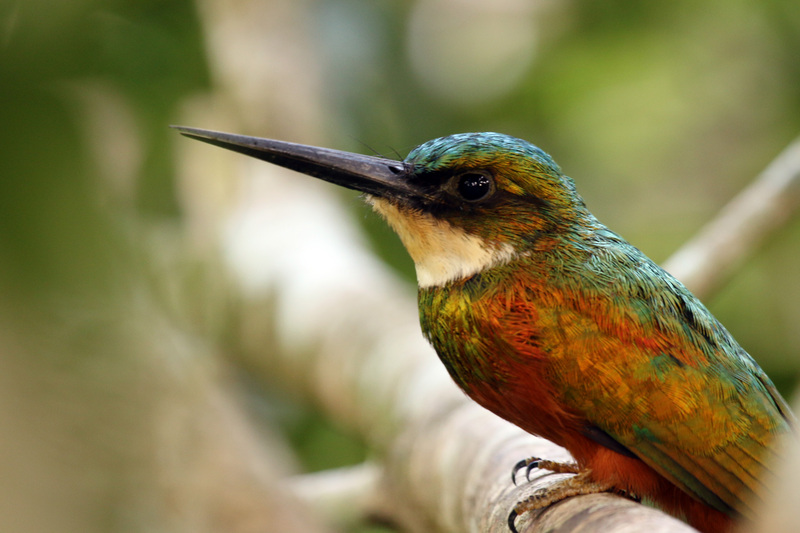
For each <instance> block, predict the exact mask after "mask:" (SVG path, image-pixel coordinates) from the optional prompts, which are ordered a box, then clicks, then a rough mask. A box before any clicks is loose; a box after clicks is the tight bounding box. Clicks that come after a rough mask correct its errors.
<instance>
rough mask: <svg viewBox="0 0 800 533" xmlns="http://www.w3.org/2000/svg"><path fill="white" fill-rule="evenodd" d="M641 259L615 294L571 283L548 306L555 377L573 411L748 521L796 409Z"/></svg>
mask: <svg viewBox="0 0 800 533" xmlns="http://www.w3.org/2000/svg"><path fill="white" fill-rule="evenodd" d="M636 252H638V250H637V251H636ZM631 255H632V254H630V253H629V254H628V257H627V259H626V261H630V260H631V257H630V256H631ZM633 256H634V259H636V269H634V268H631V265H630V264H629V263H628V264H622V265H619V267H620V268H619V269H616V270H615V269H613V268H612V269H611V270H610V271H611V272H615V273H614V274H611V275H613V276H615V277H616V278H617V279H615V280H612V283H613V284H614V286H615V287H616V289H615V290H612V291H609V290H607V286H608V283H609V281H608V280H598V279H597V278H596V277H593V278H592V279H591V280H587V279H583V280H581V279H572V281H571V283H573V284H574V285H573V286H572V287H562V288H561V289H560V290H552V291H550V292H549V294H548V295H546V296H545V297H543V298H545V300H544V302H545V303H544V304H543V305H542V306H541V307H540V309H539V315H540V316H539V320H544V321H550V322H551V323H552V324H557V328H554V330H556V331H559V332H560V333H559V335H558V336H557V337H558V338H555V339H553V340H552V345H551V346H549V347H547V351H548V359H549V361H550V362H551V364H552V365H553V366H552V369H553V375H552V376H551V379H552V380H554V381H555V383H556V386H557V388H558V389H559V390H560V391H561V392H562V393H563V395H564V398H565V402H566V403H567V405H569V407H571V408H572V409H574V410H575V411H577V412H579V413H581V414H582V415H583V416H585V417H586V419H587V420H588V421H589V422H590V423H592V424H594V425H595V426H597V427H598V428H599V429H601V430H602V432H604V433H606V434H607V435H608V436H610V437H611V438H612V439H613V440H614V441H616V442H617V443H619V444H620V445H621V447H623V448H625V449H627V450H630V451H631V452H633V453H634V454H635V455H636V456H638V457H639V458H641V459H642V460H643V461H644V462H645V463H647V464H648V465H649V466H651V467H652V468H653V469H654V470H656V471H657V472H659V473H660V474H661V475H663V476H664V477H666V478H667V479H669V480H670V481H672V482H673V483H674V484H675V485H677V486H678V487H680V488H681V489H683V490H684V491H686V492H688V493H690V494H693V495H695V496H696V497H697V498H698V499H699V500H701V501H703V502H705V503H706V504H708V505H710V506H711V507H714V508H716V509H718V510H720V511H722V512H725V513H726V514H732V511H735V512H738V513H741V514H745V515H748V514H750V510H749V507H748V506H749V505H751V504H752V499H753V498H752V497H751V496H752V494H753V493H757V492H760V491H761V487H762V483H761V481H760V480H759V477H758V476H759V475H760V474H761V473H763V472H764V471H765V469H766V468H767V465H768V464H769V463H770V459H771V454H772V453H773V452H772V451H770V450H771V448H770V445H771V442H772V440H773V438H774V436H775V435H776V434H777V433H782V432H785V431H787V430H788V427H789V423H788V422H787V421H788V420H791V419H792V415H791V412H790V411H789V408H788V406H787V404H786V402H785V401H784V400H783V398H781V396H780V394H779V393H778V392H777V390H776V389H775V387H774V385H773V384H772V382H771V381H770V380H769V378H768V377H767V376H766V374H765V373H764V372H763V371H762V370H761V368H760V367H759V366H758V365H757V364H756V363H755V361H753V359H752V358H751V357H750V356H749V355H748V354H747V353H746V352H745V351H744V350H743V349H742V348H741V347H740V346H739V345H738V344H737V343H736V341H735V340H734V339H733V338H732V337H731V336H730V334H729V333H728V332H727V331H726V330H725V329H724V328H723V327H722V325H721V324H719V322H718V321H717V320H716V319H715V318H714V317H713V316H712V315H711V314H710V313H709V312H708V310H707V309H706V308H705V307H704V306H703V305H702V304H701V303H700V302H699V301H698V300H697V299H696V298H695V297H694V296H693V295H692V294H691V293H689V291H688V290H687V289H686V288H685V287H683V285H681V284H680V283H679V282H678V281H676V280H675V279H674V278H672V277H671V276H669V275H668V274H667V273H666V272H664V271H663V270H661V269H660V268H659V267H657V266H656V265H655V264H653V263H652V262H650V261H649V260H648V259H646V258H643V256H641V258H637V257H636V256H635V254H633ZM642 258H643V259H642ZM606 266H607V265H606ZM606 271H607V270H606ZM592 283H595V286H596V287H598V290H592V289H591V286H592ZM600 289H602V290H600ZM539 297H540V298H542V296H541V295H539ZM547 298H550V299H551V300H552V301H550V302H549V303H548V302H547Z"/></svg>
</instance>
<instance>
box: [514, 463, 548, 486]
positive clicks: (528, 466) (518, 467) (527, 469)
mask: <svg viewBox="0 0 800 533" xmlns="http://www.w3.org/2000/svg"><path fill="white" fill-rule="evenodd" d="M540 462H541V459H540V458H539V457H529V458H527V459H523V460H522V461H520V462H518V463H517V464H515V465H514V468H513V469H512V470H511V482H512V483H514V485H516V484H517V472H519V471H520V470H522V469H523V468H524V469H525V479H527V480H528V481H530V480H531V470H533V469H534V468H538V467H539V463H540Z"/></svg>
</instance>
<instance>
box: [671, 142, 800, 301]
mask: <svg viewBox="0 0 800 533" xmlns="http://www.w3.org/2000/svg"><path fill="white" fill-rule="evenodd" d="M798 207H800V139H797V140H795V141H794V142H792V143H791V144H790V145H789V146H788V147H787V148H786V149H785V150H784V151H783V152H782V153H781V154H780V155H779V156H778V157H777V158H776V159H775V160H774V161H773V162H772V163H770V165H769V166H768V167H767V168H766V169H765V170H764V171H763V172H762V173H761V174H759V175H758V177H757V178H756V179H755V180H754V181H753V182H752V183H751V184H750V185H749V186H748V187H747V188H745V189H744V190H743V191H742V192H740V193H739V194H738V195H736V197H735V198H733V200H731V201H730V202H729V203H728V205H726V206H725V207H724V208H723V209H722V210H721V211H720V212H719V214H718V215H717V216H716V217H715V218H714V219H713V220H712V221H711V222H709V223H708V224H706V225H705V226H704V227H703V228H702V229H701V230H700V231H699V232H698V233H697V235H695V236H694V237H693V238H692V239H690V240H689V241H688V242H687V243H686V244H684V245H683V246H682V247H681V248H680V249H679V250H678V251H677V252H675V253H674V254H673V255H672V257H670V258H669V259H668V260H667V261H666V263H665V264H664V268H665V269H666V270H667V271H669V272H671V273H672V275H674V276H675V277H676V278H678V279H679V280H681V281H682V282H683V283H684V284H685V285H686V286H687V287H689V289H690V290H691V291H692V292H693V293H694V294H695V295H697V296H698V297H699V298H701V299H702V298H704V297H707V296H708V295H710V294H712V293H713V292H715V291H716V290H717V289H718V288H719V287H720V286H722V285H723V284H724V283H725V282H726V281H727V280H728V279H729V278H730V276H732V275H733V273H734V272H735V270H736V269H737V268H738V267H739V266H740V265H741V264H742V263H743V262H744V261H745V260H746V259H747V258H748V257H750V256H751V255H753V254H754V253H755V252H756V250H758V248H759V247H760V246H761V244H763V242H764V241H765V240H766V239H767V238H768V237H770V236H771V235H772V234H774V233H775V232H776V231H777V230H779V229H780V228H782V227H783V226H785V225H786V224H787V222H788V221H789V220H791V219H792V217H793V216H795V214H796V212H797V209H798Z"/></svg>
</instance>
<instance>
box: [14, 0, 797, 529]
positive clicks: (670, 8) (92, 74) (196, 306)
mask: <svg viewBox="0 0 800 533" xmlns="http://www.w3.org/2000/svg"><path fill="white" fill-rule="evenodd" d="M253 13H258V16H253ZM248 18H250V20H251V23H252V24H255V25H258V24H262V23H263V27H261V28H258V27H256V28H255V32H256V34H260V35H261V37H262V40H260V41H257V42H256V43H255V46H253V45H252V43H251V45H250V46H238V47H233V52H231V49H230V48H229V49H227V50H226V51H225V52H221V51H220V50H222V49H224V48H225V46H224V45H223V44H222V42H223V41H224V42H228V43H229V42H230V41H231V40H235V38H236V35H237V30H236V28H237V26H236V24H237V22H236V21H237V20H238V21H239V22H238V23H239V24H245V23H244V22H242V19H245V20H247V19H248ZM219 21H225V22H224V23H219ZM270 21H271V22H270ZM228 26H230V27H228ZM251 29H252V28H251ZM798 50H800V3H798V2H796V1H794V0H735V1H730V0H725V1H723V0H702V1H694V0H693V1H688V0H679V1H673V2H645V1H639V0H616V1H604V2H595V1H591V0H537V1H525V0H499V1H496V2H482V1H476V0H417V1H390V0H316V1H314V0H297V1H294V2H290V1H285V0H262V1H260V2H256V1H250V2H245V1H241V0H237V1H232V2H227V3H226V2H222V1H218V2H212V1H210V0H200V1H198V2H191V1H188V0H169V1H163V0H158V1H156V0H105V1H100V0H65V1H52V0H18V1H14V0H0V155H1V157H2V165H1V166H0V183H2V190H0V427H2V428H3V430H2V435H3V436H2V437H1V438H0V530H3V531H53V530H56V529H53V527H55V526H58V527H57V529H58V530H60V531H72V530H74V531H128V530H131V531H134V530H135V531H139V530H142V531H145V530H146V531H182V530H186V531H192V530H195V531H202V530H204V529H203V524H202V522H203V520H204V519H203V518H202V516H203V512H202V509H197V508H193V507H192V506H191V505H190V504H186V502H187V501H189V502H191V500H192V498H191V496H180V490H178V489H176V490H175V494H177V495H178V496H175V497H176V498H177V499H178V500H179V501H178V502H170V501H167V502H165V501H163V499H162V498H161V497H160V496H156V495H155V494H156V493H155V492H153V491H152V490H150V488H152V487H153V486H158V485H159V483H161V484H163V483H167V484H169V483H170V482H171V481H169V480H168V479H167V480H166V481H165V478H164V476H163V471H164V469H165V468H166V469H167V470H168V469H169V468H170V465H173V466H174V464H176V463H180V462H181V461H184V460H185V456H184V455H183V454H185V453H190V454H191V453H193V452H191V449H192V447H191V443H192V439H191V438H188V437H186V436H184V437H182V438H185V439H186V442H184V443H182V444H181V443H179V444H177V445H176V446H174V447H173V448H170V449H171V450H173V452H171V453H173V455H169V454H167V456H164V453H165V452H163V446H162V445H161V444H159V443H163V441H161V440H159V439H161V438H167V439H169V438H172V437H170V436H169V435H170V433H169V429H168V428H164V427H160V426H159V425H158V424H154V423H153V420H154V419H158V417H155V418H154V413H156V414H158V413H162V411H163V410H164V409H165V407H164V404H163V401H162V400H163V398H165V397H173V396H174V397H175V398H178V399H177V400H176V401H175V402H173V403H171V404H169V405H170V407H169V408H168V409H171V410H174V411H176V412H184V411H185V412H192V409H193V407H192V400H191V399H192V391H194V390H195V387H199V385H198V383H207V382H215V381H216V380H217V379H218V378H219V374H224V375H225V383H226V388H225V394H226V395H229V394H234V395H235V396H236V398H237V399H236V402H237V405H239V404H241V405H244V406H246V413H247V419H246V420H241V421H238V422H236V423H237V424H252V425H254V426H255V427H256V428H257V430H256V431H257V433H258V434H259V438H260V439H261V440H260V441H259V442H260V443H261V445H262V446H264V447H266V448H270V449H271V450H277V451H274V454H275V455H277V456H279V457H280V460H278V461H276V462H277V463H281V464H288V465H290V466H288V467H286V470H287V471H295V472H297V471H313V470H320V469H325V468H331V467H336V466H341V465H346V464H354V463H358V462H360V461H362V460H364V459H365V458H366V457H368V456H369V455H370V453H371V451H370V450H369V449H368V447H367V446H365V445H364V442H363V439H361V437H360V436H359V435H358V434H357V432H354V431H353V430H352V429H348V428H346V427H342V426H341V425H337V424H335V423H332V422H331V421H329V420H327V419H326V417H325V416H324V415H322V414H321V412H320V411H319V410H318V409H317V408H316V407H315V406H314V405H313V402H307V401H304V400H303V399H302V395H298V394H297V393H296V392H293V391H292V390H291V387H290V386H286V384H285V383H283V384H281V383H275V382H271V381H270V380H269V379H264V378H263V376H261V375H257V374H256V373H254V372H252V371H251V370H252V369H251V367H250V366H248V365H247V364H242V362H241V361H240V360H239V359H237V356H236V343H235V342H233V341H232V340H231V337H232V336H233V335H234V333H233V331H234V330H235V328H231V324H233V323H236V321H237V320H238V318H237V316H236V309H237V306H236V305H235V303H231V300H232V297H231V296H230V294H229V293H228V292H227V290H228V287H227V286H226V285H225V284H224V283H221V282H220V281H219V278H220V277H224V273H223V271H224V268H222V267H220V266H219V265H218V264H217V263H216V262H215V261H214V260H213V259H210V258H209V256H210V255H213V254H211V252H210V251H209V250H211V248H213V247H212V246H210V245H209V244H208V241H212V240H214V238H216V235H217V233H218V230H215V229H214V228H215V226H214V223H213V220H215V218H214V217H215V214H216V213H218V212H220V211H224V209H225V207H224V206H225V205H226V203H225V202H226V201H228V200H229V197H230V193H229V192H227V191H226V189H225V186H224V185H219V184H216V185H213V184H212V185H209V184H208V183H207V182H204V181H202V180H198V182H197V189H198V190H201V189H202V190H204V191H205V193H204V194H207V193H208V189H209V187H210V188H211V189H212V190H214V187H219V188H220V189H219V190H220V191H221V192H220V194H219V197H220V198H221V200H220V203H219V205H215V204H213V202H212V203H208V202H205V203H204V202H200V203H199V204H198V203H197V202H195V201H194V200H193V198H194V195H196V194H201V193H199V192H197V191H195V190H194V189H195V185H194V184H193V183H192V180H191V175H190V174H191V173H189V176H188V178H187V172H186V169H187V168H192V167H191V162H187V161H185V158H187V157H191V154H196V153H197V152H196V151H192V152H187V151H186V149H184V148H182V144H181V143H189V141H186V140H184V139H182V138H180V137H179V136H178V135H177V134H176V133H175V132H174V131H173V130H170V129H169V128H168V127H167V126H168V125H169V124H173V123H183V122H185V121H186V120H194V121H195V122H193V123H192V124H189V125H192V126H197V127H207V128H211V129H229V128H226V126H231V125H234V126H235V127H239V128H240V130H241V131H239V132H240V133H247V134H254V135H263V136H280V137H282V138H285V139H287V140H292V141H296V142H304V143H309V144H325V145H327V146H330V147H334V148H339V149H345V150H350V151H357V152H362V153H378V154H382V155H387V156H397V157H403V156H405V154H406V153H407V152H408V151H409V150H410V149H411V148H412V147H413V146H415V145H417V144H419V143H421V142H424V141H426V140H428V139H430V138H433V137H437V136H442V135H446V134H450V133H455V132H464V131H492V130H493V131H501V132H504V133H509V134H512V135H516V136H519V137H522V138H525V139H528V140H530V141H532V142H534V143H535V144H537V145H539V146H540V147H542V148H543V149H544V150H546V151H548V152H549V153H550V154H552V155H553V156H554V158H555V159H556V160H557V161H558V162H559V164H560V165H561V167H562V168H563V169H564V170H565V172H566V173H567V174H569V175H570V176H572V177H573V178H574V179H575V180H576V183H577V186H578V189H579V191H580V192H581V193H582V194H583V196H584V198H585V199H586V201H587V203H588V205H589V207H590V209H591V210H592V211H593V212H594V213H595V215H597V217H598V218H599V219H600V220H601V221H603V222H605V223H606V224H607V225H608V226H610V227H611V228H612V229H614V230H615V231H617V232H618V233H620V234H622V235H623V236H625V237H626V238H627V239H628V240H630V241H631V242H633V243H634V244H635V245H636V246H638V247H640V248H641V249H642V250H644V251H645V253H647V254H648V255H650V256H651V257H652V258H653V259H655V260H656V261H664V260H665V259H666V258H667V257H669V255H670V254H671V253H672V252H673V251H675V250H676V249H677V248H678V247H679V246H680V245H681V243H683V242H685V241H686V240H687V239H688V238H690V237H691V236H692V235H693V234H694V233H695V232H696V231H697V230H698V229H699V228H700V227H701V226H702V225H703V223H704V222H706V221H708V220H710V219H711V218H712V217H713V216H714V215H715V213H716V212H718V210H719V209H720V208H721V207H722V206H723V205H724V204H725V203H726V202H727V201H728V200H729V199H731V198H732V197H733V196H734V195H735V194H736V193H737V192H738V191H740V190H741V189H742V188H743V187H745V186H746V185H747V184H748V183H749V182H750V181H751V180H752V179H753V178H754V176H756V175H757V174H758V172H760V171H761V170H762V169H763V168H764V167H765V166H766V165H767V164H768V163H769V162H770V161H771V160H772V159H773V158H774V157H775V156H776V155H777V154H778V153H779V152H780V151H781V150H782V149H783V148H784V147H785V146H786V145H787V144H788V143H789V142H791V141H792V140H793V139H794V138H795V137H796V136H797V135H798V133H800V55H798ZM265 67H268V68H266V69H265ZM265 70H266V71H268V72H270V73H271V75H270V76H264V77H263V78H259V77H258V76H255V77H246V76H242V77H241V81H240V82H237V78H236V76H237V72H250V71H255V72H261V71H265ZM209 95H214V96H213V97H211V96H209ZM226 95H227V96H226ZM237 95H238V96H237ZM242 95H244V96H242ZM236 98H238V101H240V102H242V101H244V102H250V105H252V106H254V107H257V106H260V105H263V107H264V108H265V109H266V108H269V109H273V108H274V109H278V110H279V111H276V112H271V113H264V112H262V111H261V110H259V109H252V114H250V113H249V111H248V110H247V109H244V110H243V109H242V108H236V106H233V105H230V104H228V103H226V102H227V101H228V100H234V99H236ZM245 107H246V106H245ZM203 118H205V120H203ZM203 149H204V150H209V151H210V150H215V149H214V148H211V147H204V148H203ZM221 168H223V167H221ZM180 169H183V170H180ZM217 179H218V180H219V182H220V183H224V182H225V181H226V180H229V176H228V175H225V173H223V172H220V173H219V175H218V176H217ZM298 179H303V178H298ZM335 194H336V195H338V197H339V198H340V199H341V200H342V201H343V202H344V204H345V205H346V206H347V207H348V209H349V210H350V212H351V217H352V219H353V220H355V221H356V223H357V224H358V225H360V226H361V227H362V228H363V230H364V232H365V235H366V236H367V239H368V241H369V243H370V244H371V246H372V247H373V249H374V251H375V253H376V254H378V256H379V257H380V258H382V259H383V260H385V261H386V263H387V264H388V265H389V268H391V269H393V270H395V271H396V272H397V274H398V275H399V276H401V277H402V278H403V279H405V280H406V281H407V282H408V291H409V292H411V291H413V266H412V265H411V262H410V260H409V259H408V258H407V257H406V256H405V252H404V251H403V250H402V247H401V246H400V244H399V242H398V240H397V239H396V238H395V237H394V235H393V234H392V233H391V232H390V231H389V230H388V229H387V228H385V227H384V226H383V224H382V222H381V221H379V220H378V219H377V217H374V216H372V215H369V214H368V213H367V209H366V208H364V207H363V206H362V205H361V204H360V203H359V201H358V200H357V198H356V196H355V195H353V194H350V193H348V192H347V191H337V192H336V193H335ZM212 196H213V195H212ZM204 210H205V211H204ZM206 211H208V212H209V213H211V214H208V213H206ZM189 215H191V218H192V222H191V223H189V222H187V217H188V216H189ZM198 220H199V221H200V222H198ZM203 220H210V221H211V222H207V223H205V224H204V223H203ZM215 231H216V233H215ZM283 232H284V233H285V235H287V238H292V235H293V234H292V228H291V227H287V228H283ZM296 238H302V234H297V236H296ZM799 267H800V219H797V220H794V221H793V222H791V223H790V224H789V225H788V226H787V227H785V228H783V229H782V230H781V231H779V232H778V233H777V234H775V235H774V236H773V237H772V238H770V240H769V241H768V242H767V243H766V245H765V246H764V247H763V248H761V249H760V250H759V251H758V252H757V253H756V254H755V257H754V258H752V259H751V260H749V261H748V262H747V264H745V265H744V266H743V267H742V268H741V269H740V270H738V271H737V272H736V273H735V275H734V276H733V277H732V279H730V281H729V282H728V283H727V284H726V285H725V286H724V287H723V288H722V289H721V290H720V291H719V292H718V293H716V294H714V295H712V296H711V297H710V298H708V299H707V300H706V303H707V305H708V306H709V307H710V308H711V310H712V311H713V312H714V313H715V315H716V316H717V317H718V318H719V319H720V320H721V321H722V323H723V324H725V325H726V327H727V328H728V329H729V330H730V331H731V332H732V333H733V335H734V336H735V337H736V338H737V339H738V340H739V342H740V343H741V344H742V345H743V346H744V347H745V348H746V349H747V350H748V351H749V352H750V353H751V354H752V355H753V356H754V357H755V358H756V359H757V360H758V361H759V363H760V364H761V365H762V366H763V367H764V369H765V370H766V371H767V372H768V374H769V375H770V376H771V377H772V378H773V379H774V381H775V382H776V383H777V385H778V387H779V388H780V389H781V390H782V391H783V392H784V394H785V395H787V397H790V396H791V395H792V392H793V390H794V387H795V385H796V383H797V381H798V378H800V328H798V327H797V324H798V323H800V278H798V275H797V273H798V271H799V270H798V268H799ZM175 272H180V276H178V280H179V281H177V282H176V281H175V278H174V276H173V275H174V274H175ZM171 276H172V277H171ZM265 327H267V326H265ZM269 327H271V326H269ZM269 348H270V347H269V346H265V347H264V350H265V353H266V352H268V351H269ZM220 368H224V371H221V370H220ZM231 391H233V392H231ZM204 401H205V400H204ZM212 403H213V402H212ZM214 405H217V404H214ZM208 431H212V432H213V430H208ZM164 435H167V437H164ZM174 450H181V451H180V452H175V451H174ZM271 453H273V452H271ZM165 465H166V466H165ZM218 467H219V468H220V469H224V468H225V466H224V463H223V464H222V465H218ZM278 470H280V468H279V469H278ZM197 475H198V476H199V475H200V474H197ZM195 481H197V480H195ZM201 481H202V480H201ZM201 481H198V483H200V484H202V482H201ZM176 486H177V485H176ZM182 497H185V498H186V500H185V501H184V500H180V498H182ZM181 502H182V503H181ZM173 507H174V508H177V509H180V510H181V512H179V513H177V514H178V515H179V516H172V515H170V516H171V517H170V518H169V519H166V518H164V517H165V516H167V515H169V513H168V511H169V510H170V509H172V508H173ZM164 509H166V510H167V511H164ZM187 509H189V511H187ZM219 520H221V522H218V523H225V522H224V518H220V519H219ZM187 524H188V525H187ZM287 527H288V526H287ZM342 528H343V529H345V530H352V531H366V530H373V529H374V530H379V529H380V528H378V526H366V525H363V524H362V525H352V524H351V525H347V526H342ZM275 530H276V531H280V530H285V531H289V530H291V529H275ZM380 530H382V529H380Z"/></svg>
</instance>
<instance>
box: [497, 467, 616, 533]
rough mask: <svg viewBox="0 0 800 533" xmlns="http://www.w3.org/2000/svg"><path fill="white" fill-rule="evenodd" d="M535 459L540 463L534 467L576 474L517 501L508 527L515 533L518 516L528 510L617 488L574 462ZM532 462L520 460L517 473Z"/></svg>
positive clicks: (613, 490) (509, 518) (510, 515)
mask: <svg viewBox="0 0 800 533" xmlns="http://www.w3.org/2000/svg"><path fill="white" fill-rule="evenodd" d="M535 461H538V465H536V466H534V468H537V467H538V468H546V469H547V470H552V471H553V472H558V473H559V474H569V473H575V474H576V475H574V476H572V477H570V478H567V479H563V480H561V481H558V482H556V483H554V484H552V485H550V486H549V487H545V488H543V489H541V490H537V491H536V492H534V493H533V494H532V495H530V496H529V497H528V498H526V499H524V500H522V501H521V502H519V503H517V505H516V506H514V510H513V511H511V514H509V516H508V528H509V529H510V530H511V531H512V532H513V533H517V528H516V526H515V525H514V523H515V522H516V520H517V517H518V516H520V515H521V514H524V513H527V512H528V511H534V510H536V509H544V508H545V507H549V506H550V505H553V504H554V503H558V502H560V501H561V500H564V499H566V498H570V497H572V496H582V495H584V494H597V493H600V492H615V488H614V487H613V486H612V485H611V484H610V483H600V482H597V481H595V480H593V479H592V471H591V470H588V469H587V470H579V469H578V466H577V465H575V464H574V463H556V462H554V461H542V460H535ZM530 464H533V463H528V464H525V461H520V463H517V466H515V473H516V471H517V470H519V469H522V468H527V467H528V466H530ZM529 471H530V470H529Z"/></svg>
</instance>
